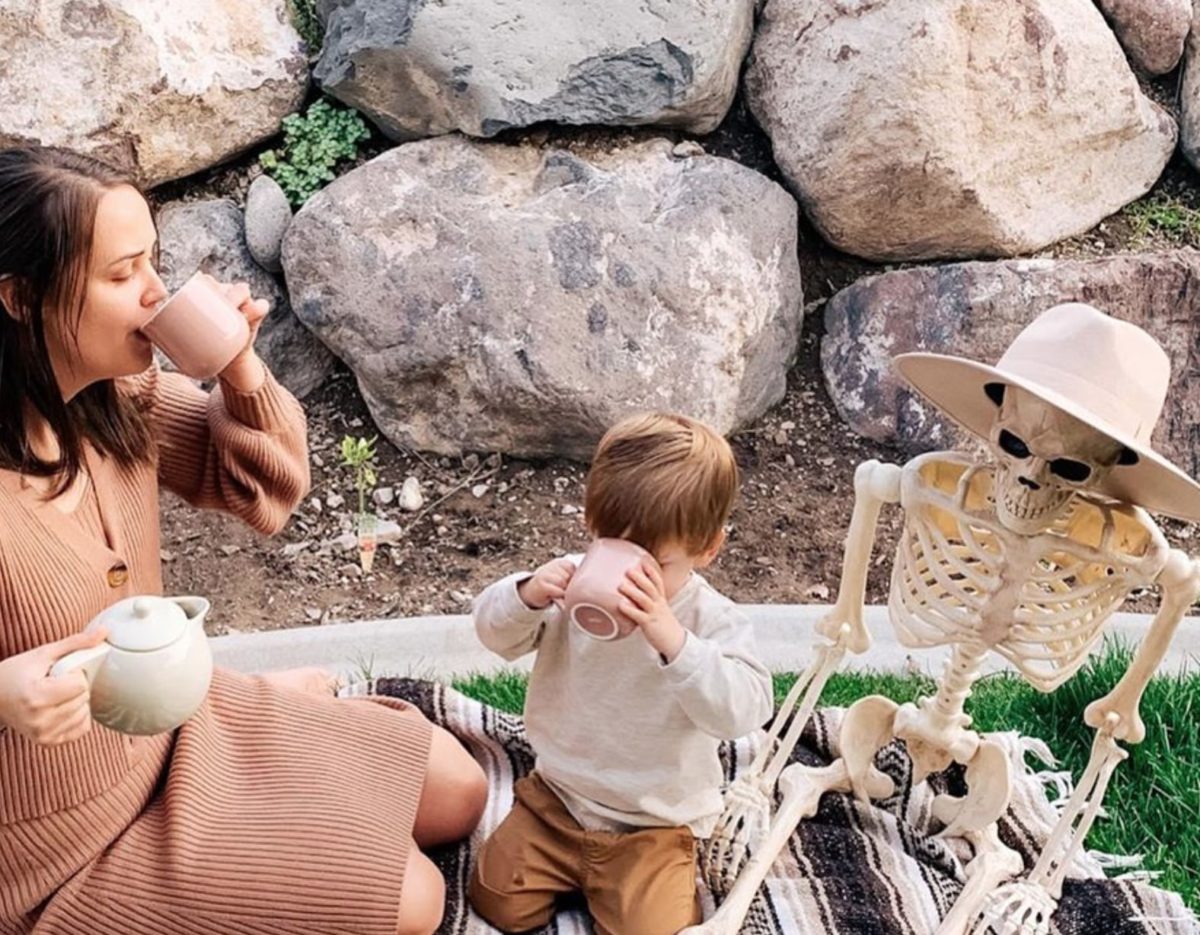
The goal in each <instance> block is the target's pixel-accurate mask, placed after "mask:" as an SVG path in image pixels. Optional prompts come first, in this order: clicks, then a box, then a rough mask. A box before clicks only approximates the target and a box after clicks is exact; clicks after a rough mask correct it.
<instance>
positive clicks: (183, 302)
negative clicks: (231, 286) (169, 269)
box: [142, 273, 250, 380]
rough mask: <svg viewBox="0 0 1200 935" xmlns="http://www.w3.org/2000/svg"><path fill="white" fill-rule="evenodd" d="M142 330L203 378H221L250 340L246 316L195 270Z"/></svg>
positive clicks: (188, 370) (182, 366)
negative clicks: (219, 374)
mask: <svg viewBox="0 0 1200 935" xmlns="http://www.w3.org/2000/svg"><path fill="white" fill-rule="evenodd" d="M142 333H143V334H144V335H146V337H148V338H149V339H150V340H151V341H153V342H154V343H155V344H156V345H157V346H158V348H159V349H160V350H161V351H162V352H163V353H164V354H166V355H167V356H168V357H169V358H171V363H173V364H174V365H175V366H176V367H178V368H179V370H180V371H182V372H183V373H186V374H187V375H188V376H189V377H195V378H196V379H197V380H207V379H210V378H212V377H215V376H216V375H217V374H218V373H220V372H221V371H222V370H224V369H225V368H226V367H228V366H229V364H230V363H231V362H232V361H233V359H234V358H235V357H237V355H238V354H239V353H241V352H242V351H243V350H244V349H245V347H246V345H247V344H248V343H249V342H250V326H249V324H247V322H246V316H245V315H243V314H242V313H241V312H240V311H238V310H237V309H236V308H234V307H233V305H231V304H230V303H229V301H228V300H227V299H226V298H225V296H224V295H223V294H222V293H221V290H220V288H219V287H218V286H217V285H216V284H215V283H214V281H213V280H212V279H211V278H209V277H208V276H207V275H205V274H204V273H195V274H194V275H193V276H192V277H191V279H189V280H188V281H187V282H185V283H184V284H183V285H182V286H181V287H180V288H179V289H178V290H177V291H176V292H175V294H174V295H173V296H171V297H170V298H169V299H167V300H166V301H165V302H163V304H162V305H160V306H159V307H158V311H157V312H155V314H154V317H153V318H151V319H150V320H149V321H148V322H146V324H144V325H143V326H142Z"/></svg>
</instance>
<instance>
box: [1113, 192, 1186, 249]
mask: <svg viewBox="0 0 1200 935" xmlns="http://www.w3.org/2000/svg"><path fill="white" fill-rule="evenodd" d="M1118 216H1119V217H1123V218H1125V219H1126V220H1128V222H1129V225H1130V228H1131V229H1132V231H1133V234H1134V236H1135V237H1136V238H1137V240H1138V241H1141V242H1145V241H1147V240H1150V239H1151V238H1152V237H1153V235H1158V236H1161V237H1163V238H1165V239H1166V240H1168V241H1170V242H1172V243H1176V244H1181V245H1187V246H1192V247H1200V209H1197V208H1194V207H1192V206H1191V205H1189V204H1186V203H1185V202H1183V201H1181V200H1180V199H1178V198H1176V197H1173V196H1172V195H1170V194H1167V193H1166V192H1155V193H1154V194H1152V195H1149V196H1147V197H1146V198H1142V199H1141V200H1139V201H1135V202H1133V203H1132V204H1129V205H1127V206H1126V207H1125V209H1124V210H1123V211H1122V212H1121V213H1120V215H1118Z"/></svg>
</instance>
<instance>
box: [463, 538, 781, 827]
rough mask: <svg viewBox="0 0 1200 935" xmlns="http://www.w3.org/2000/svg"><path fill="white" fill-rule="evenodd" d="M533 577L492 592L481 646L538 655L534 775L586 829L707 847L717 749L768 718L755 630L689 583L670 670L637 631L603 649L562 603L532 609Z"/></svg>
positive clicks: (480, 604)
mask: <svg viewBox="0 0 1200 935" xmlns="http://www.w3.org/2000/svg"><path fill="white" fill-rule="evenodd" d="M568 558H569V559H570V560H571V561H572V562H574V563H575V564H576V565H578V564H579V561H580V559H581V556H578V555H572V556H568ZM528 577H529V574H528V573H526V572H521V573H517V574H512V575H509V576H508V577H506V578H502V579H501V580H500V581H497V582H496V583H495V584H493V585H491V586H490V587H488V588H487V589H485V590H484V591H483V592H482V593H481V594H480V595H479V596H478V597H477V598H476V600H475V607H474V618H475V630H476V632H477V633H478V634H479V638H480V640H482V641H483V644H484V645H485V646H487V647H488V648H489V649H490V650H492V651H493V652H495V653H497V654H499V655H500V656H502V657H504V658H505V659H508V660H513V659H517V658H519V657H521V656H523V655H525V654H526V653H529V652H533V651H535V650H536V651H537V658H536V660H535V661H534V664H533V672H532V673H531V675H530V678H529V687H528V691H527V694H526V698H525V726H526V730H527V732H528V735H529V740H530V742H531V743H532V744H533V749H534V751H535V753H536V754H537V769H538V772H539V773H541V775H542V776H543V778H544V779H545V780H546V781H547V782H548V783H549V784H550V786H551V788H553V789H554V790H555V792H557V793H558V795H559V797H560V798H561V799H562V800H563V804H564V805H565V806H566V807H567V809H568V811H570V813H571V814H572V816H573V817H574V818H575V820H576V821H578V822H579V823H580V824H581V825H582V826H583V827H585V828H588V829H599V830H617V831H623V830H629V829H632V828H642V827H659V826H665V827H671V826H681V825H686V826H688V827H689V828H690V829H691V830H692V832H693V833H694V834H695V835H696V836H697V837H707V836H708V835H709V834H710V833H711V832H712V829H713V826H714V825H715V823H716V819H717V817H718V815H719V814H720V812H721V783H722V773H721V764H720V760H719V757H718V753H717V747H718V744H719V742H720V741H721V740H732V739H734V738H736V737H741V736H743V735H744V734H747V733H750V732H751V731H753V730H755V729H757V728H759V727H761V726H762V725H763V724H764V723H765V722H766V721H767V720H768V719H769V718H770V716H771V712H772V689H771V675H770V673H769V672H768V671H767V669H766V668H765V667H764V666H763V665H762V663H760V662H759V661H758V660H757V659H756V658H755V647H754V631H753V629H752V628H751V626H750V623H749V621H748V620H747V619H746V617H745V616H744V615H743V614H742V612H741V611H740V610H739V609H738V607H737V605H736V604H734V603H733V601H731V600H729V598H727V597H725V596H724V595H722V594H720V593H719V592H717V591H716V590H715V589H714V588H713V587H712V586H711V585H710V584H709V583H708V582H707V581H705V580H704V579H703V578H702V577H701V576H700V575H698V574H695V573H693V574H692V575H691V577H690V578H689V579H688V580H687V582H686V583H685V584H684V585H683V587H682V588H680V590H679V592H678V593H677V594H676V595H675V596H674V598H673V599H672V600H671V602H670V604H671V610H672V612H673V613H674V614H675V617H676V619H678V621H679V622H680V624H681V625H682V626H683V628H684V629H685V630H687V631H688V632H687V637H686V639H685V641H684V644H683V648H682V649H681V650H680V651H679V654H678V655H677V656H676V657H675V658H674V659H673V660H672V661H671V662H670V663H669V664H664V663H663V661H662V657H660V656H659V654H658V652H657V651H655V649H654V648H653V647H652V646H651V645H650V644H649V643H648V642H647V641H646V638H645V637H644V636H643V635H642V634H641V632H640V631H634V632H633V633H631V634H630V635H629V636H628V637H626V638H625V639H621V640H614V641H604V640H597V639H593V638H592V637H590V636H588V635H587V634H586V633H584V632H583V631H582V630H580V629H579V628H578V627H577V626H575V624H573V623H572V622H571V621H570V620H569V619H568V618H567V616H566V615H565V614H564V613H563V612H562V611H561V610H560V609H559V608H557V607H556V606H554V605H551V606H550V607H548V608H545V609H542V610H534V609H531V608H529V607H527V606H526V605H525V603H524V602H523V601H522V600H521V597H520V595H519V594H518V593H517V585H518V584H520V582H521V581H523V580H525V579H526V578H528Z"/></svg>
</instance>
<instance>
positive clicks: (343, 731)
mask: <svg viewBox="0 0 1200 935" xmlns="http://www.w3.org/2000/svg"><path fill="white" fill-rule="evenodd" d="M121 386H122V389H124V390H125V391H127V392H129V393H131V394H133V395H136V396H138V397H139V398H141V399H142V400H143V401H144V402H145V403H146V405H148V406H149V409H150V417H151V419H152V420H153V423H154V425H155V427H156V429H157V432H158V438H159V443H158V449H157V454H156V459H155V462H154V463H150V464H147V465H144V466H140V467H138V468H137V469H135V470H131V471H125V470H121V469H120V468H119V467H118V466H116V465H115V464H113V463H112V462H110V461H108V460H106V459H103V458H101V457H99V456H98V455H96V454H95V453H94V452H89V457H88V469H89V473H90V474H91V477H92V481H93V487H94V490H95V495H96V504H95V505H96V507H98V518H99V522H100V529H99V530H97V529H96V523H94V522H92V523H88V522H81V521H80V519H79V518H78V517H75V516H72V515H67V514H64V513H63V512H62V511H61V510H59V509H58V508H57V507H55V506H54V505H53V504H50V503H45V502H43V501H42V500H41V499H40V497H39V495H38V494H37V493H36V492H35V491H34V490H33V489H32V488H30V487H29V486H28V485H27V484H26V483H25V481H24V480H23V478H22V477H21V476H19V475H18V474H15V473H14V472H11V471H0V658H6V657H8V656H10V655H14V654H16V653H20V652H24V651H25V650H28V649H32V648H34V647H35V646H39V645H42V644H44V643H47V642H50V641H53V640H57V639H60V638H62V637H65V636H67V635H69V634H71V633H73V632H76V631H78V630H80V629H82V628H83V626H84V625H85V624H87V622H88V621H89V620H90V619H91V618H92V617H93V616H94V615H95V614H97V613H98V612H99V611H101V610H102V609H104V608H105V607H106V606H108V605H109V604H112V603H113V602H115V601H117V600H120V599H121V598H124V597H127V596H130V595H133V594H147V593H161V590H162V579H161V569H160V564H159V563H160V559H159V522H158V489H159V484H160V483H161V484H162V485H164V486H166V487H167V488H168V489H170V490H173V491H175V492H176V493H178V494H180V495H181V496H182V497H183V498H184V499H186V500H188V501H189V502H191V503H193V504H195V505H198V506H203V507H212V508H216V509H222V510H226V511H228V512H230V513H233V514H234V515H236V516H238V517H240V518H241V519H243V520H244V521H245V522H247V523H249V524H250V525H251V526H253V527H255V528H256V529H259V530H261V531H263V532H273V531H277V530H278V529H279V528H281V527H282V526H283V524H284V523H285V522H286V520H287V517H288V515H289V514H290V513H291V510H292V508H293V507H294V506H295V505H296V503H298V502H299V500H300V499H301V498H302V497H303V496H304V494H305V492H306V491H307V488H308V479H309V478H308V466H307V451H306V445H305V427H304V415H303V412H302V410H301V409H300V407H299V405H298V404H297V403H296V401H295V400H294V399H293V398H292V397H291V396H290V395H289V394H288V393H287V392H286V391H285V390H283V389H282V388H281V387H280V386H279V385H278V384H277V383H276V382H275V380H274V379H273V378H271V377H268V378H267V381H266V383H265V384H264V385H263V386H262V388H261V389H259V390H258V391H256V392H254V393H252V394H241V393H237V392H235V391H233V390H232V389H231V388H229V387H218V388H217V389H215V390H214V391H213V392H212V394H211V395H209V394H206V393H204V392H202V391H201V390H199V389H197V388H196V387H194V386H193V385H192V384H191V382H190V381H188V380H186V379H184V378H182V377H180V376H177V375H174V374H166V373H160V372H159V371H158V370H157V369H151V370H149V371H147V372H146V373H145V374H142V375H141V376H139V377H136V378H132V379H130V380H127V381H121ZM97 531H100V532H102V536H101V537H97V536H96V534H95V533H96V532H97ZM234 573H236V572H234ZM206 596H207V597H209V598H210V599H211V600H212V601H213V604H214V607H215V608H216V609H217V611H218V612H219V609H220V606H221V595H220V594H219V593H217V594H209V595H206ZM430 731H431V728H430V726H429V723H428V722H427V721H425V720H424V718H422V717H420V716H419V715H418V714H417V713H416V712H415V711H414V710H413V709H411V708H409V707H407V706H405V705H403V704H402V703H400V702H394V701H391V700H384V699H380V700H378V701H375V700H354V701H350V700H346V701H339V700H335V699H333V698H324V697H320V696H317V695H303V694H300V693H298V692H284V691H281V690H278V689H274V688H272V687H271V686H269V685H268V684H266V683H265V682H264V681H263V680H261V679H257V678H253V677H248V676H243V675H238V674H235V673H232V672H224V671H220V670H218V671H217V672H216V673H215V675H214V678H213V684H212V689H211V691H210V694H209V697H208V700H207V701H206V703H205V705H204V707H203V708H202V709H201V711H200V712H199V713H198V714H197V715H196V716H195V717H193V718H192V719H191V720H190V721H189V722H188V723H187V724H185V725H184V726H183V727H182V728H180V729H179V730H177V731H175V732H174V733H170V734H163V735H161V736H157V737H149V738H129V737H125V736H123V735H121V734H117V733H114V732H112V731H109V730H106V729H105V728H103V727H100V726H99V725H94V726H93V728H92V730H91V732H90V733H89V734H88V735H87V736H86V737H84V738H83V739H81V740H79V741H76V742H74V743H71V744H67V745H64V746H61V747H56V748H49V747H41V746H38V745H36V744H34V743H33V742H32V741H29V740H27V739H25V738H24V737H23V736H21V735H19V734H17V733H16V732H15V731H12V730H0V935H25V933H29V932H35V933H45V935H58V933H63V935H66V933H71V935H107V933H112V935H166V933H171V935H200V933H205V935H213V933H229V935H258V933H263V935H265V933H272V935H275V933H280V935H283V933H296V935H310V933H311V935H318V933H320V935H334V933H337V935H358V933H363V935H393V933H394V932H395V931H396V924H397V909H398V903H399V899H400V889H401V885H402V883H403V881H404V870H405V866H406V863H407V857H408V853H409V850H410V848H411V847H412V843H411V835H412V826H413V821H414V817H415V815H416V809H417V804H418V801H419V799H420V794H421V787H422V783H423V781H424V776H425V769H426V763H427V760H428V754H429V743H430Z"/></svg>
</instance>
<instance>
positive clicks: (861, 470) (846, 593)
mask: <svg viewBox="0 0 1200 935" xmlns="http://www.w3.org/2000/svg"><path fill="white" fill-rule="evenodd" d="M902 470H903V469H902V468H901V467H900V466H899V465H897V464H883V463H881V462H879V461H874V460H871V461H864V462H863V463H862V464H860V465H859V466H858V467H857V469H855V471H854V512H853V514H851V517H850V529H849V531H848V532H847V534H846V550H845V552H844V555H843V559H842V582H841V585H840V586H839V587H838V596H837V601H836V602H835V603H834V605H833V608H832V610H830V612H829V613H828V614H827V615H826V616H825V617H824V619H822V620H821V621H820V623H818V624H817V632H818V633H820V634H821V635H822V636H825V637H827V638H829V639H830V640H834V641H838V642H840V641H841V640H842V639H844V640H845V646H846V648H847V649H849V650H850V652H852V653H855V654H858V653H864V652H866V651H867V650H868V649H870V648H871V634H870V633H868V632H867V628H866V624H865V623H864V622H863V604H864V603H865V602H866V593H867V571H868V570H869V569H870V565H871V550H872V548H873V546H874V544H875V530H876V527H877V525H878V522H879V512H880V510H882V509H883V505H884V504H885V503H899V502H900V476H901V473H902ZM843 624H849V625H850V631H849V633H848V634H846V635H845V636H844V637H843V635H842V626H843Z"/></svg>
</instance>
